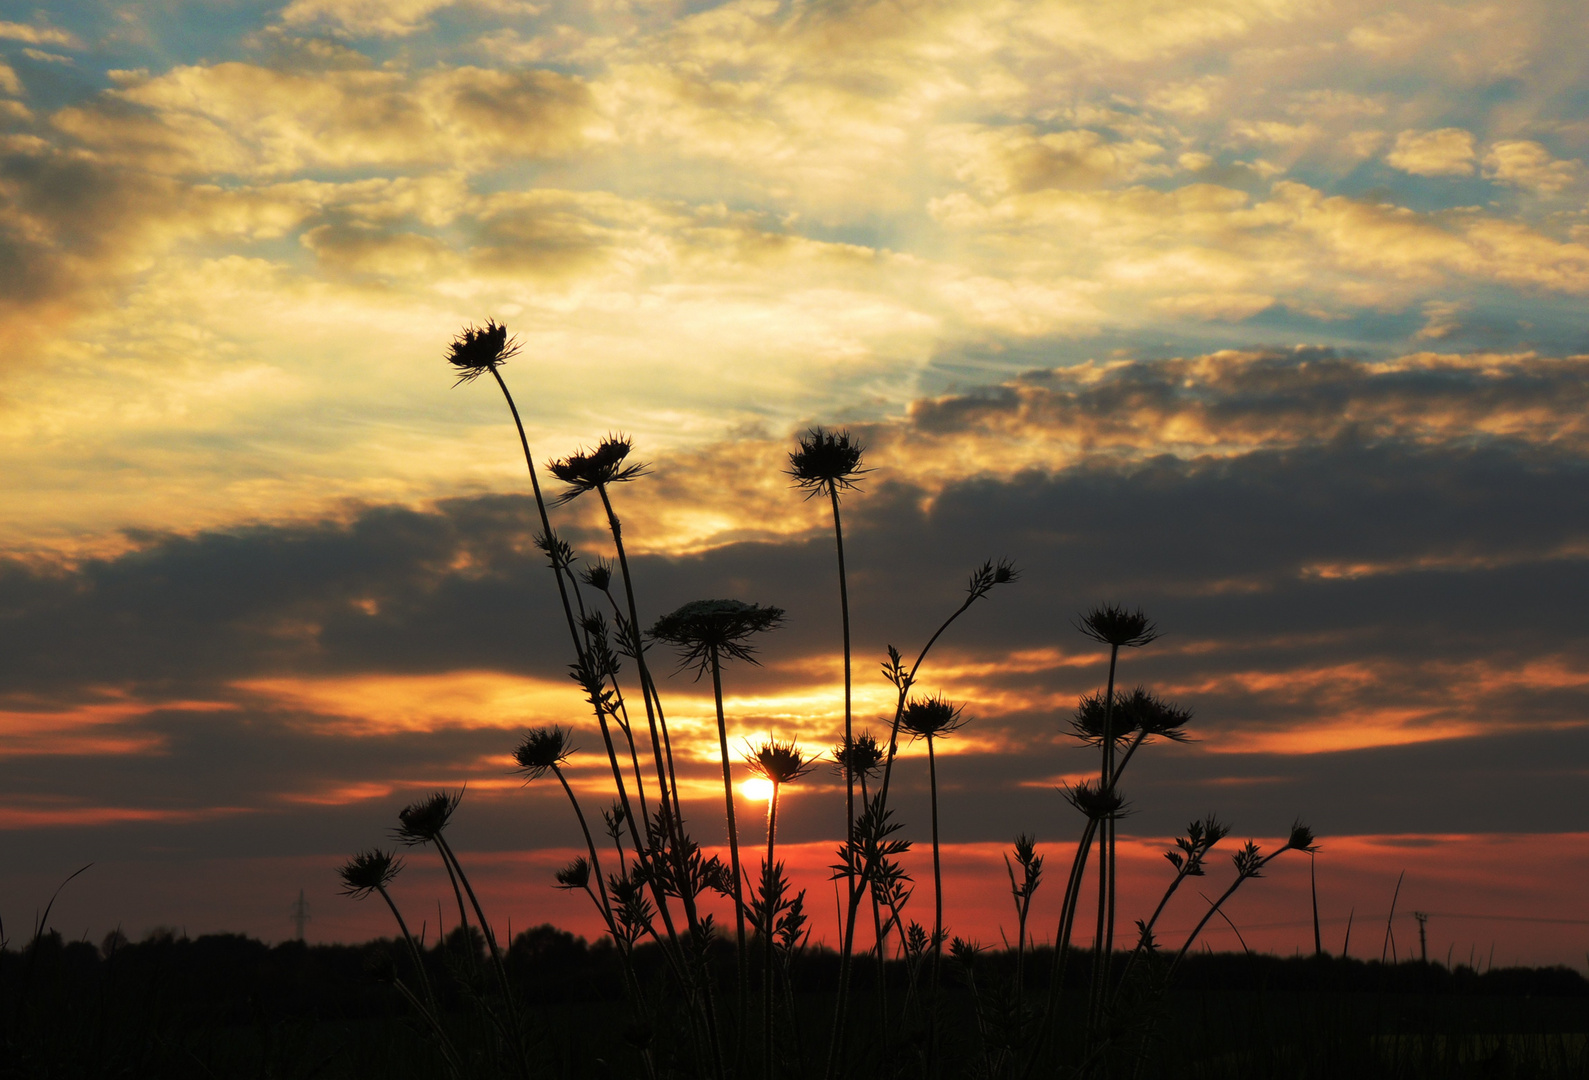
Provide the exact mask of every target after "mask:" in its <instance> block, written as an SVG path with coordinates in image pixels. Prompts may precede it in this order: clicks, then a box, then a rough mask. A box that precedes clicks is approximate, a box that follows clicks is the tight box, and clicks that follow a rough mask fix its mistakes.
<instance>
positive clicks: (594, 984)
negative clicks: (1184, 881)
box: [0, 926, 1589, 1080]
mask: <svg viewBox="0 0 1589 1080" xmlns="http://www.w3.org/2000/svg"><path fill="white" fill-rule="evenodd" d="M471 944H472V945H473V947H474V948H475V949H476V950H477V955H478V950H480V949H481V948H482V947H483V943H482V942H480V941H479V940H475V941H474V942H472V943H469V942H466V941H465V939H464V938H463V936H462V935H461V934H457V933H455V934H454V935H453V937H452V939H451V940H450V941H449V942H448V943H447V944H446V945H443V946H437V947H431V948H428V949H426V950H424V953H423V955H424V959H425V963H426V964H427V966H429V967H430V968H431V969H432V971H431V974H432V981H433V982H434V983H435V984H436V985H437V986H453V987H455V988H457V989H455V990H454V991H453V992H452V994H453V996H451V997H449V998H447V999H445V1000H444V1001H443V1002H442V1009H443V1012H444V1016H445V1021H446V1023H447V1025H448V1026H449V1029H450V1032H451V1035H452V1038H453V1040H454V1042H456V1043H459V1044H467V1043H468V1041H469V1040H470V1039H472V1038H481V1037H485V1034H486V1033H484V1032H473V1031H471V1027H472V1025H474V1024H476V1023H477V1022H478V1020H477V1016H478V1013H477V1011H476V1010H475V1009H473V1008H472V1007H471V1003H470V1002H468V1001H467V1000H464V999H463V996H464V995H467V993H468V990H467V987H468V984H469V981H468V980H467V979H463V980H458V979H453V978H450V977H449V976H450V975H451V974H455V973H456V972H457V971H459V970H461V969H469V968H472V967H475V966H476V959H477V957H476V956H471V955H470V947H471ZM1044 952H1045V950H1044V949H1042V948H1039V949H1037V950H1036V952H1035V953H1033V952H1028V954H1027V959H1028V961H1031V960H1033V959H1037V960H1038V961H1039V962H1037V963H1033V964H1031V965H1030V967H1029V968H1028V969H1027V970H1028V972H1036V973H1038V976H1041V975H1042V974H1044V973H1046V972H1047V971H1048V970H1049V967H1048V965H1047V964H1045V963H1043V962H1041V961H1042V960H1044V959H1046V957H1044V956H1043V953H1044ZM657 953H658V950H657V949H656V948H655V947H642V948H640V949H638V950H636V955H635V960H636V961H637V963H636V967H637V969H638V970H639V972H640V975H641V977H642V978H643V979H659V980H660V979H663V978H665V977H666V975H665V963H664V958H663V957H662V956H660V955H657ZM409 959H410V954H409V952H408V950H407V947H406V945H405V943H404V942H402V941H375V942H370V943H368V944H366V945H359V946H345V945H313V946H306V945H304V944H302V943H298V942H288V943H286V944H283V945H277V946H274V947H272V946H267V945H265V944H263V943H261V942H259V941H255V940H253V939H251V938H246V937H241V936H237V935H216V936H207V937H201V938H197V939H194V940H188V939H185V938H176V937H173V936H170V935H155V936H152V937H150V938H149V939H147V940H145V941H143V942H139V943H127V942H124V941H122V940H120V939H119V938H112V939H108V940H107V941H106V942H105V943H104V945H103V946H95V945H93V944H91V943H88V942H81V941H79V942H67V941H63V940H62V939H61V937H60V936H59V935H57V934H53V933H52V934H47V935H44V936H42V937H41V938H39V939H38V941H37V942H36V943H34V944H32V945H30V946H29V947H27V948H24V949H22V950H21V951H7V952H3V953H0V1036H3V1042H0V1076H4V1077H8V1078H9V1077H62V1078H84V1080H88V1078H95V1077H107V1078H109V1077H116V1078H121V1077H128V1078H132V1077H150V1078H162V1080H164V1078H171V1080H181V1078H187V1077H193V1078H201V1077H203V1078H208V1077H259V1078H266V1077H270V1078H283V1080H286V1078H304V1080H307V1078H310V1077H315V1078H328V1080H329V1078H342V1077H348V1078H352V1077H360V1078H364V1077H369V1078H380V1080H398V1078H404V1077H433V1076H441V1075H444V1073H445V1071H446V1066H445V1063H444V1062H443V1061H442V1059H441V1057H440V1054H439V1051H438V1050H437V1045H436V1040H435V1039H434V1037H433V1036H432V1034H431V1033H430V1032H428V1031H426V1030H424V1029H423V1027H422V1026H421V1025H420V1024H419V1023H418V1021H416V1019H415V1017H414V1014H413V1012H412V1010H411V1009H409V1008H408V1007H407V1005H406V1003H405V1002H404V1001H403V1000H402V998H401V997H400V995H399V993H398V991H397V989H396V988H395V986H394V984H393V982H392V975H393V972H394V971H395V970H397V969H398V968H400V967H401V966H402V965H403V964H405V963H408V962H409ZM713 960H714V962H715V963H716V964H717V965H720V967H721V969H722V975H723V976H724V977H725V978H731V977H732V972H733V970H734V967H735V962H734V958H733V955H732V953H731V952H730V951H729V950H728V949H727V948H726V947H725V948H724V949H722V950H719V952H718V954H717V955H716V956H714V958H713ZM505 961H506V963H505V966H506V969H507V973H508V977H509V979H510V980H511V983H512V988H513V992H514V996H515V998H516V999H517V1000H518V1001H519V1002H521V1003H522V1007H523V1009H524V1013H525V1019H526V1024H525V1028H526V1030H527V1032H528V1033H529V1042H530V1049H531V1058H532V1061H533V1062H534V1064H535V1075H537V1076H544V1077H548V1078H551V1077H556V1078H563V1077H568V1078H586V1077H591V1078H596V1077H609V1076H610V1077H631V1076H638V1075H641V1072H642V1063H641V1055H640V1050H639V1046H638V1045H637V1044H638V1043H640V1042H643V1041H644V1040H645V1039H646V1038H647V1035H646V1033H645V1032H642V1031H638V1030H636V1029H634V1027H633V1026H632V1025H631V1024H629V1023H628V1022H627V1021H626V1020H625V1019H624V1015H625V1010H624V1009H623V1007H622V1002H623V998H624V994H625V986H624V981H625V978H626V976H625V974H624V971H623V965H622V963H621V961H620V958H619V956H618V953H617V950H616V948H615V947H614V946H613V945H612V944H611V943H610V942H608V941H601V942H598V943H596V944H595V945H588V944H587V943H586V942H585V941H584V940H583V939H581V938H576V937H574V936H573V935H571V934H568V933H566V932H563V931H560V930H557V929H555V928H554V927H551V926H542V927H538V928H536V929H533V930H529V931H526V932H524V933H521V934H519V935H518V936H517V937H516V938H515V939H514V940H513V941H512V943H511V944H510V945H509V947H508V948H507V949H506V950H505ZM1013 962H1014V958H1013V956H1012V954H1010V953H1004V952H984V953H981V954H979V955H977V956H976V957H974V958H970V957H963V958H962V960H958V961H954V962H951V963H950V964H948V965H947V967H946V975H947V976H948V977H947V978H946V979H945V984H946V993H945V994H944V1005H943V1008H944V1012H945V1014H944V1015H943V1016H942V1017H941V1022H942V1027H943V1030H944V1032H945V1035H944V1036H943V1037H942V1038H941V1042H940V1049H939V1059H938V1060H937V1061H936V1062H934V1066H933V1068H934V1071H935V1073H936V1074H937V1075H939V1076H942V1077H946V1078H958V1077H979V1076H984V1075H987V1072H988V1048H989V1046H990V1045H996V1044H997V1043H998V1041H999V1033H998V1032H997V1031H996V1030H990V1028H989V1026H988V1017H989V1016H991V1015H995V1014H996V1012H997V1010H996V1009H990V1008H989V1007H988V1005H989V1003H988V1002H986V1001H984V1000H981V998H982V997H983V996H985V995H986V994H987V993H988V992H989V991H988V988H989V987H996V986H1004V985H1007V984H1008V982H1009V978H1010V976H1011V974H1012V972H1011V971H1010V970H1006V969H1009V968H1011V966H1012V965H1013ZM838 964H839V957H838V956H837V955H836V954H835V953H833V952H831V951H829V950H826V949H822V948H812V949H808V950H807V951H806V952H805V954H804V955H803V956H802V958H801V961H800V963H799V964H798V965H796V966H795V968H794V970H793V972H792V975H793V978H792V980H791V984H792V988H793V995H792V996H793V1000H792V1001H791V1002H790V1003H789V1006H790V1011H791V1013H792V1014H793V1015H794V1016H795V1017H796V1018H797V1019H796V1030H794V1031H792V1032H791V1033H790V1034H791V1036H793V1037H791V1038H789V1039H787V1040H786V1042H787V1044H788V1047H789V1049H788V1051H787V1053H786V1054H785V1055H784V1059H783V1060H782V1061H780V1062H779V1063H778V1071H779V1072H780V1074H782V1075H787V1076H791V1077H793V1076H803V1075H809V1074H810V1073H811V1072H813V1071H815V1070H817V1069H820V1068H821V1065H822V1063H821V1061H820V1058H821V1050H822V1048H821V1047H820V1046H819V1045H818V1043H819V1042H820V1038H819V1037H813V1036H812V1033H813V1032H820V1031H822V1030H823V1027H824V1025H825V1023H826V1022H827V1018H828V1016H829V1015H830V1012H831V1009H832V1007H833V994H832V989H831V988H832V986H833V983H834V978H835V976H836V971H837V966H838ZM1090 966H1091V965H1090V955H1089V954H1088V953H1087V952H1084V951H1082V952H1077V953H1076V954H1075V955H1073V957H1072V963H1071V964H1070V965H1069V967H1068V969H1067V973H1066V980H1065V981H1066V986H1065V991H1064V994H1063V995H1062V1000H1063V1001H1064V1002H1066V1003H1067V1005H1069V1006H1070V1007H1069V1008H1066V1009H1064V1010H1063V1012H1065V1013H1068V1014H1071V1015H1077V1016H1079V1015H1080V1014H1081V1013H1082V1012H1084V1010H1085V997H1086V993H1087V988H1088V986H1089V983H1090V979H1091V972H1090ZM889 980H890V984H891V985H890V986H889V987H887V990H888V991H889V992H890V993H892V994H895V995H898V994H903V993H905V992H907V989H908V981H909V973H908V971H907V970H906V968H905V965H904V964H903V963H901V964H898V965H894V966H892V967H891V968H890V971H889ZM1029 983H1030V985H1029V987H1028V992H1030V993H1032V994H1034V995H1036V994H1041V993H1042V992H1043V990H1044V986H1043V984H1042V980H1041V978H1040V977H1032V978H1030V979H1029ZM877 990H878V987H877V985H876V981H875V969H873V968H871V967H870V966H866V967H863V968H861V969H859V970H857V972H856V978H855V984H854V986H853V988H852V995H851V1001H850V1005H851V1009H852V1017H851V1025H850V1027H851V1030H852V1031H853V1032H854V1043H853V1045H852V1046H851V1047H850V1050H851V1053H849V1054H847V1055H846V1056H847V1058H848V1059H849V1065H848V1067H847V1069H846V1074H847V1075H849V1076H855V1077H868V1078H870V1077H901V1078H906V1077H922V1076H924V1068H925V1062H924V1060H923V1058H922V1056H921V1054H920V1051H919V1048H920V1046H921V1045H922V1043H921V1040H920V1038H919V1033H912V1032H909V1031H906V1032H902V1033H888V1032H887V1030H886V1029H883V1028H880V1027H879V1026H878V1025H876V1024H875V1022H873V1021H874V1020H875V1014H876V1007H877V996H878V995H877ZM659 1020H660V1022H662V1023H666V1022H667V1018H665V1017H664V1018H659ZM802 1026H803V1027H805V1028H806V1030H805V1031H804V1032H801V1031H800V1030H799V1028H800V1027H802ZM1139 1028H1140V1031H1141V1032H1142V1033H1143V1035H1144V1039H1143V1040H1141V1041H1139V1043H1138V1044H1137V1049H1136V1051H1135V1052H1134V1053H1133V1054H1132V1055H1130V1056H1127V1057H1123V1058H1121V1059H1119V1060H1116V1061H1114V1062H1113V1063H1112V1064H1111V1065H1110V1066H1109V1071H1110V1072H1111V1073H1113V1074H1115V1075H1119V1076H1136V1077H1144V1078H1153V1077H1167V1078H1175V1077H1187V1078H1201V1077H1208V1078H1214V1077H1230V1078H1237V1077H1241V1078H1247V1077H1252V1078H1262V1077H1276V1078H1279V1077H1286V1078H1288V1080H1289V1078H1314V1077H1317V1078H1320V1080H1324V1078H1337V1077H1397V1078H1400V1077H1407V1078H1443V1077H1578V1076H1589V980H1585V979H1584V977H1583V976H1582V975H1580V974H1578V973H1577V972H1575V971H1573V970H1571V969H1568V968H1507V969H1495V970H1489V971H1485V972H1483V973H1479V972H1476V971H1474V970H1473V969H1471V968H1468V967H1465V966H1458V967H1456V968H1455V969H1454V970H1448V969H1446V968H1445V967H1443V966H1441V965H1438V964H1423V963H1403V964H1380V963H1364V962H1362V961H1358V960H1350V959H1348V960H1342V959H1337V958H1331V957H1306V958H1304V957H1291V958H1279V957H1273V956H1259V955H1252V956H1244V955H1241V954H1214V955H1207V954H1204V955H1189V956H1188V957H1187V958H1186V960H1185V962H1184V963H1183V964H1182V965H1181V966H1180V968H1179V969H1178V971H1177V975H1176V980H1175V985H1174V986H1173V987H1170V988H1169V989H1168V990H1167V992H1165V993H1164V994H1162V995H1161V996H1157V997H1156V998H1155V1001H1154V1004H1153V1005H1152V1006H1151V1015H1146V1014H1145V1015H1143V1016H1141V1017H1140V1018H1139ZM1073 1034H1079V1033H1073ZM1080 1041H1081V1040H1080V1039H1068V1038H1062V1039H1060V1040H1058V1043H1059V1045H1057V1046H1055V1047H1054V1048H1053V1049H1052V1052H1051V1054H1050V1056H1049V1057H1048V1058H1047V1059H1045V1060H1043V1061H1041V1062H1039V1063H1038V1064H1037V1066H1036V1067H1035V1068H1034V1069H1033V1072H1032V1075H1033V1076H1064V1075H1071V1074H1073V1072H1074V1070H1076V1069H1077V1068H1079V1067H1083V1066H1084V1064H1085V1063H1083V1062H1077V1061H1071V1060H1069V1058H1068V1057H1067V1053H1066V1049H1067V1046H1074V1045H1077V1044H1078V1043H1079V1042H1080ZM659 1045H661V1044H659ZM657 1066H658V1071H659V1072H660V1073H662V1074H664V1075H671V1076H681V1077H683V1076H690V1075H692V1074H691V1073H690V1072H688V1071H685V1070H686V1069H687V1066H686V1064H685V1063H684V1062H669V1061H667V1060H661V1061H658V1062H657ZM483 1075H490V1073H485V1074H483Z"/></svg>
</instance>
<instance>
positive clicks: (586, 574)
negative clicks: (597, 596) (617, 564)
mask: <svg viewBox="0 0 1589 1080" xmlns="http://www.w3.org/2000/svg"><path fill="white" fill-rule="evenodd" d="M579 576H580V577H581V578H582V579H584V582H585V584H586V585H589V586H590V587H591V588H592V589H597V590H600V591H601V592H606V591H607V590H608V589H609V588H610V587H611V586H612V563H610V562H608V561H607V560H606V559H602V558H598V559H597V560H596V561H595V562H593V563H591V564H590V565H588V566H586V567H585V569H583V570H581V571H580V573H579Z"/></svg>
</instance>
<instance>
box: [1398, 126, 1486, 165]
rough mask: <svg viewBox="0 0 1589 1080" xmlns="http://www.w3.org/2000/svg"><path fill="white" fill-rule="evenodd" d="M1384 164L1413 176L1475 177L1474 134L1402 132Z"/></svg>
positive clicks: (1447, 130) (1458, 131)
mask: <svg viewBox="0 0 1589 1080" xmlns="http://www.w3.org/2000/svg"><path fill="white" fill-rule="evenodd" d="M1385 160H1386V161H1387V162H1389V163H1390V164H1391V165H1393V166H1395V167H1396V168H1398V169H1400V170H1401V171H1402V172H1406V173H1411V174H1412V175H1414V176H1472V175H1473V162H1474V152H1473V133H1472V132H1471V131H1464V130H1463V129H1461V128H1440V129H1439V130H1437V131H1403V132H1402V133H1401V134H1400V135H1397V136H1396V146H1395V148H1394V149H1392V150H1391V152H1390V153H1388V154H1386V155H1385Z"/></svg>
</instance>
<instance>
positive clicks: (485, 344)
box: [447, 319, 519, 386]
mask: <svg viewBox="0 0 1589 1080" xmlns="http://www.w3.org/2000/svg"><path fill="white" fill-rule="evenodd" d="M518 351H519V343H518V342H517V341H514V340H513V339H512V338H510V337H508V328H507V327H505V326H501V325H498V324H497V323H496V322H495V321H493V320H491V319H487V320H486V324H485V325H484V326H466V327H464V329H463V332H462V333H460V334H459V335H458V336H457V337H455V338H453V339H452V344H451V345H450V346H448V348H447V363H449V364H451V365H452V366H453V368H454V370H456V371H457V372H458V382H459V383H466V382H473V381H474V380H475V379H478V378H479V377H480V376H482V375H484V374H485V373H486V372H488V371H495V370H496V369H497V368H499V367H501V366H502V365H503V364H505V363H507V362H508V357H510V356H514V355H516V354H517V353H518ZM453 385H454V386H456V385H457V383H454V384H453Z"/></svg>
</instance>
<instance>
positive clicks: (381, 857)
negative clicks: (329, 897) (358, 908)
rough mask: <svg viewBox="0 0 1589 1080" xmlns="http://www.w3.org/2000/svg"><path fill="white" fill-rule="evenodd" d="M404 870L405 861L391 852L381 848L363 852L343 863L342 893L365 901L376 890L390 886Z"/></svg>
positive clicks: (341, 873) (341, 872) (339, 872)
mask: <svg viewBox="0 0 1589 1080" xmlns="http://www.w3.org/2000/svg"><path fill="white" fill-rule="evenodd" d="M402 868H403V860H402V859H399V858H396V857H395V856H393V855H392V853H391V852H390V851H382V850H381V849H380V848H371V849H370V850H368V851H361V852H359V853H358V854H357V855H355V856H353V858H351V859H349V860H348V861H347V862H345V863H343V864H342V869H341V870H339V871H338V874H339V875H340V876H341V878H342V893H343V895H344V896H351V897H353V899H355V900H363V899H364V898H365V897H366V896H368V895H370V893H372V892H374V891H375V890H377V889H384V888H386V886H388V885H390V884H391V883H392V879H393V878H395V877H396V876H397V872H398V871H399V870H401V869H402Z"/></svg>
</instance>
